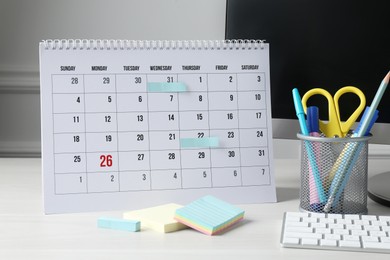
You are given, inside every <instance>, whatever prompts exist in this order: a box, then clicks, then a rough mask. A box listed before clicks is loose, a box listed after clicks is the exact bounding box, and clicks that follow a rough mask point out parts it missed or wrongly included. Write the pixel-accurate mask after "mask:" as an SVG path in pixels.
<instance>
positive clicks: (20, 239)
mask: <svg viewBox="0 0 390 260" xmlns="http://www.w3.org/2000/svg"><path fill="white" fill-rule="evenodd" d="M275 168H276V172H275V176H276V187H277V194H278V203H271V204H252V205H239V206H240V207H242V208H243V209H244V210H245V218H244V221H242V222H241V223H239V224H238V225H237V226H235V228H233V229H231V230H229V231H228V232H226V233H224V234H222V235H217V236H211V237H210V236H206V235H203V234H201V233H199V232H197V231H194V230H190V229H188V230H182V231H179V232H174V233H168V234H161V233H157V232H154V231H151V230H144V231H141V232H136V233H131V232H125V231H116V230H108V229H100V228H97V227H96V222H97V218H98V217H99V216H102V215H105V216H112V217H121V215H122V212H121V211H116V212H94V213H79V214H61V215H44V214H43V205H42V204H43V203H42V191H41V160H40V159H13V158H9V159H0V259H5V260H8V259H30V260H32V259H67V260H75V259H94V260H98V259H115V260H119V259H127V260H129V259H132V260H133V259H170V260H172V259H197V260H199V259H202V260H204V259H216V258H217V259H224V260H225V259H240V260H241V259H263V260H265V259H267V260H268V259H273V260H274V259H285V258H288V259H316V260H321V259H327V260H329V259H354V260H358V259H367V258H369V257H375V259H376V260H377V259H389V257H390V255H386V254H372V253H355V252H341V251H325V250H304V249H288V248H282V247H281V246H280V243H279V241H280V232H281V223H282V217H283V213H284V212H285V211H298V206H299V199H298V197H299V161H298V160H297V159H284V160H282V159H280V160H275ZM389 168H390V162H389V161H388V160H386V159H375V160H373V159H371V160H370V162H369V172H370V174H377V173H379V172H383V171H385V170H388V169H389ZM368 209H369V214H380V215H390V208H386V207H383V206H381V205H379V204H376V203H375V202H373V201H371V200H369V204H368Z"/></svg>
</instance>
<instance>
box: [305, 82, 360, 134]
mask: <svg viewBox="0 0 390 260" xmlns="http://www.w3.org/2000/svg"><path fill="white" fill-rule="evenodd" d="M345 93H353V94H355V95H357V96H358V97H359V99H360V104H359V106H358V107H357V109H356V110H355V111H354V112H353V113H352V114H351V115H350V116H349V118H348V119H347V121H345V122H341V120H340V109H339V98H340V97H341V96H342V95H344V94H345ZM314 95H322V96H324V97H325V98H326V99H327V100H328V113H329V121H328V122H327V123H325V122H323V121H321V120H320V121H319V124H320V130H321V131H322V132H323V133H324V134H325V135H326V136H327V137H335V136H337V137H344V136H346V134H348V131H349V130H350V129H351V127H352V125H353V124H354V123H355V121H356V120H357V118H358V117H359V115H360V114H361V112H362V111H363V109H364V108H365V106H366V97H365V96H364V94H363V92H362V91H361V90H360V89H358V88H356V87H353V86H346V87H343V88H341V89H339V90H338V91H337V92H336V94H335V95H334V97H332V95H331V94H330V93H329V92H328V91H326V90H325V89H322V88H313V89H311V90H309V91H308V92H306V93H305V95H304V96H303V97H302V105H303V108H304V110H305V113H306V111H307V106H306V103H307V100H308V99H309V98H310V97H312V96H314Z"/></svg>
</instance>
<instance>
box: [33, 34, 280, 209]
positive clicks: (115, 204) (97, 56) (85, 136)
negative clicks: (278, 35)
mask: <svg viewBox="0 0 390 260" xmlns="http://www.w3.org/2000/svg"><path fill="white" fill-rule="evenodd" d="M40 73H41V74H40V76H41V118H42V168H43V191H44V206H45V212H46V213H48V214H50V213H62V212H80V211H100V210H115V209H135V208H140V207H146V206H153V205H157V204H162V203H167V202H176V203H188V202H190V201H191V200H194V199H197V198H199V197H201V196H204V195H214V196H216V197H219V198H221V199H225V200H227V201H229V202H231V203H261V202H275V201H276V195H275V193H276V192H275V184H274V177H273V163H272V154H273V152H272V126H271V108H270V105H271V104H270V100H271V99H270V82H269V78H270V77H269V45H268V44H267V43H264V42H261V41H189V42H187V41H127V40H55V41H50V40H48V41H43V42H41V43H40Z"/></svg>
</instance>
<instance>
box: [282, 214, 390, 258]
mask: <svg viewBox="0 0 390 260" xmlns="http://www.w3.org/2000/svg"><path fill="white" fill-rule="evenodd" d="M281 244H282V246H283V247H293V248H310V249H325V250H347V251H361V252H375V253H388V254H389V253H390V216H375V215H354V214H326V213H308V212H286V213H285V214H284V218H283V228H282V236H281Z"/></svg>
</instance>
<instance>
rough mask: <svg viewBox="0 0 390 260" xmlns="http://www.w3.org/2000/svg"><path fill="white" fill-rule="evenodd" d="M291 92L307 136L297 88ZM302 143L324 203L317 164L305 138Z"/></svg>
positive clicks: (304, 133)
mask: <svg viewBox="0 0 390 260" xmlns="http://www.w3.org/2000/svg"><path fill="white" fill-rule="evenodd" d="M292 94H293V100H294V106H295V111H296V114H297V117H298V120H299V124H300V127H301V132H302V134H303V135H305V136H308V135H309V131H308V129H307V126H306V120H305V112H304V111H303V106H302V101H301V96H300V95H299V91H298V89H297V88H294V89H293V90H292ZM304 143H305V147H306V151H307V155H308V157H309V164H310V166H311V168H312V172H313V177H314V182H315V185H316V188H317V191H318V197H319V199H320V202H321V203H325V202H326V196H325V192H324V189H323V187H322V183H321V178H320V174H319V171H318V165H317V164H316V160H315V156H314V152H313V150H312V148H311V146H310V143H309V142H308V141H307V140H304Z"/></svg>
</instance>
